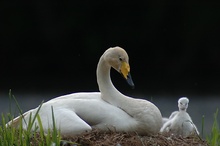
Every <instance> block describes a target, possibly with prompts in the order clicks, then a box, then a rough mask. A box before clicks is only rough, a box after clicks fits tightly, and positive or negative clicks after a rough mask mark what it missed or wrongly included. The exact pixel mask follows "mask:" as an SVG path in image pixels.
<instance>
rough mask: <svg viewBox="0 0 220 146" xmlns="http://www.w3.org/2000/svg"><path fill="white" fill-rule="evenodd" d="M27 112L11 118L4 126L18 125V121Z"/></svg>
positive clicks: (20, 120)
mask: <svg viewBox="0 0 220 146" xmlns="http://www.w3.org/2000/svg"><path fill="white" fill-rule="evenodd" d="M28 113H29V112H26V113H24V114H22V115H20V116H18V117H16V118H14V119H12V120H11V121H9V122H8V123H7V124H6V127H9V126H11V127H18V126H19V125H20V122H22V119H23V118H24V117H25V116H26V115H27V114H28Z"/></svg>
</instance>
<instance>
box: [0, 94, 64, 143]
mask: <svg viewBox="0 0 220 146" xmlns="http://www.w3.org/2000/svg"><path fill="white" fill-rule="evenodd" d="M9 97H10V99H11V98H13V99H14V101H15V103H16V105H17V107H18V110H19V112H20V115H21V116H20V118H19V119H18V120H19V121H20V122H19V123H20V124H19V125H18V127H15V126H12V125H7V126H6V123H7V122H6V121H10V120H12V119H13V117H12V116H11V115H10V114H8V116H7V118H6V117H5V116H4V115H3V114H2V121H1V125H0V146H13V145H15V146H19V145H21V146H32V145H41V146H51V145H56V146H58V145H60V141H61V136H60V132H59V130H57V128H56V125H55V118H54V113H53V108H52V107H51V110H52V119H53V129H48V131H47V134H45V131H44V129H43V125H42V122H41V119H40V116H39V114H38V113H39V111H40V109H41V106H42V104H43V102H42V103H41V104H40V106H39V107H38V109H37V112H36V114H35V115H33V117H32V115H31V114H30V118H29V120H28V121H25V119H24V117H23V113H22V110H21V108H20V107H19V104H18V102H17V100H16V99H15V97H14V96H13V95H12V94H11V91H10V92H9ZM6 119H8V120H6ZM35 120H37V121H38V123H39V124H38V125H39V126H36V125H35V124H34V123H35ZM22 121H24V123H25V124H27V123H28V124H27V125H28V127H27V129H26V130H25V129H23V125H22V124H23V122H22ZM37 131H39V132H37Z"/></svg>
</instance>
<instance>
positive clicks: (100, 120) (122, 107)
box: [8, 47, 162, 135]
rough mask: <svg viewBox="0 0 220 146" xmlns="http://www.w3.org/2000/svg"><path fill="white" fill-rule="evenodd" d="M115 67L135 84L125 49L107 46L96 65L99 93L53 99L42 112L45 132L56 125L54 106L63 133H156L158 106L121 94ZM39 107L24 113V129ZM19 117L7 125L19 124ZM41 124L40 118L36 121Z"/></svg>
mask: <svg viewBox="0 0 220 146" xmlns="http://www.w3.org/2000/svg"><path fill="white" fill-rule="evenodd" d="M111 67H113V68H114V69H115V70H117V71H118V72H119V73H121V74H122V75H123V77H124V78H125V79H126V80H127V82H128V83H129V84H130V85H131V86H134V84H133V81H132V79H131V76H130V66H129V63H128V55H127V53H126V51H125V50H124V49H122V48H120V47H114V48H109V49H107V50H106V51H105V52H104V54H103V55H102V56H101V58H100V60H99V63H98V66H97V81H98V86H99V90H100V92H83V93H73V94H69V95H65V96H60V97H57V98H54V99H52V100H50V101H48V102H46V103H44V104H43V105H42V107H41V109H40V111H39V116H40V118H41V121H42V125H43V128H44V131H45V132H46V131H47V130H48V128H52V127H53V122H52V112H51V107H53V111H54V117H55V123H56V127H57V128H58V129H59V130H60V132H61V134H62V135H73V134H80V133H82V132H85V131H90V130H91V129H92V128H98V129H100V130H101V131H107V130H109V129H112V130H115V131H120V132H131V131H135V132H137V133H138V134H156V133H158V132H159V130H160V128H161V126H162V116H161V113H160V111H159V109H158V108H157V107H156V106H155V105H154V104H153V103H151V102H149V101H147V100H143V99H134V98H131V97H128V96H125V95H123V94H122V93H120V92H119V91H118V90H117V89H116V88H115V87H114V86H113V84H112V82H111V78H110V69H111ZM37 109H38V108H36V109H32V110H30V111H28V112H26V113H24V114H23V117H24V118H23V120H22V122H23V128H24V129H27V126H28V125H27V124H26V123H28V122H26V123H25V121H28V120H29V118H30V115H31V113H32V117H33V116H34V115H35V113H36V111H37ZM19 121H20V120H19V117H17V118H15V119H14V120H13V121H11V122H9V123H8V125H11V124H12V125H15V126H16V125H19V124H18V123H19ZM35 125H38V121H37V120H36V121H35Z"/></svg>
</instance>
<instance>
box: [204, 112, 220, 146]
mask: <svg viewBox="0 0 220 146" xmlns="http://www.w3.org/2000/svg"><path fill="white" fill-rule="evenodd" d="M206 140H207V142H208V143H209V144H210V145H211V146H219V145H220V129H219V125H218V109H217V110H216V112H215V113H214V122H213V125H212V131H211V133H210V135H209V136H207V138H206Z"/></svg>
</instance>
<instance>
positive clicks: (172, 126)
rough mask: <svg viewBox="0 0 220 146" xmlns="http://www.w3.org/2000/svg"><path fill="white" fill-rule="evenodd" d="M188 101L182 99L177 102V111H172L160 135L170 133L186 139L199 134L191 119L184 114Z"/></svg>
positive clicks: (184, 98) (185, 98)
mask: <svg viewBox="0 0 220 146" xmlns="http://www.w3.org/2000/svg"><path fill="white" fill-rule="evenodd" d="M188 103H189V99H188V98H187V97H182V98H180V99H179V100H178V107H179V111H174V112H173V113H172V114H171V115H170V117H169V118H168V119H167V121H165V123H164V124H163V126H162V128H161V129H160V132H161V133H170V134H173V135H177V136H183V137H187V136H189V135H191V134H195V133H197V134H199V132H198V130H197V128H196V126H195V124H194V123H193V122H192V119H191V117H190V116H189V114H188V113H187V112H186V110H187V108H188Z"/></svg>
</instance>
